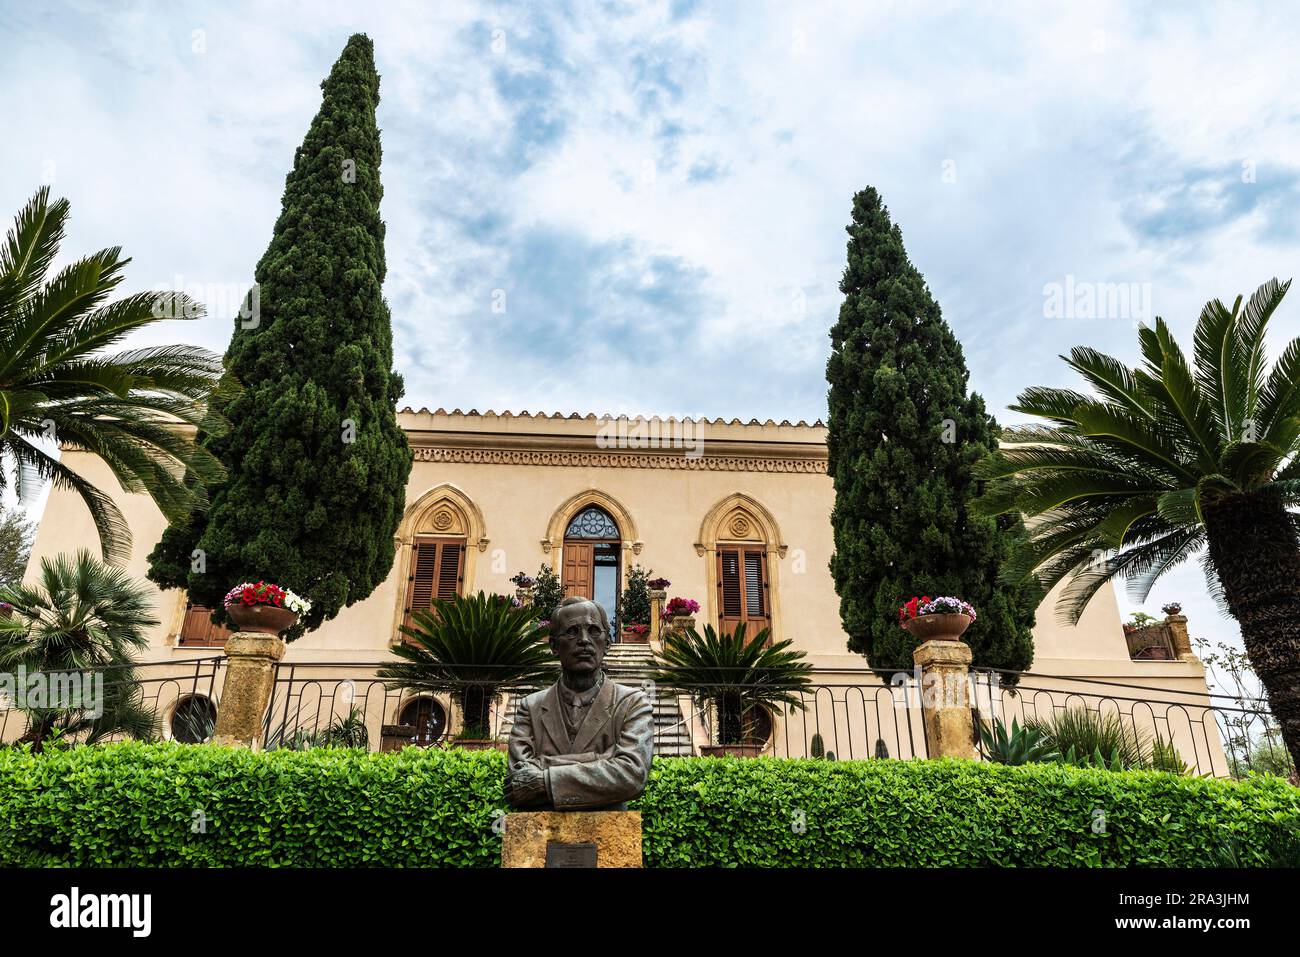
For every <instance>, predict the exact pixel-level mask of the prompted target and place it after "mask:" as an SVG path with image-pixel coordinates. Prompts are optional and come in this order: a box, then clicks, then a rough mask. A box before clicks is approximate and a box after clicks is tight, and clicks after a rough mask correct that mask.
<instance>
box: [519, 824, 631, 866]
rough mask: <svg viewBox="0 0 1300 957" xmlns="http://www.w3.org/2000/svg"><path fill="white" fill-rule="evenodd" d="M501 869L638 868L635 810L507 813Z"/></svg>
mask: <svg viewBox="0 0 1300 957" xmlns="http://www.w3.org/2000/svg"><path fill="white" fill-rule="evenodd" d="M501 866H502V867H640V866H641V812H640V811H523V812H520V813H517V814H507V815H506V817H505V831H504V832H503V833H502V836H501Z"/></svg>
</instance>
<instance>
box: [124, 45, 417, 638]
mask: <svg viewBox="0 0 1300 957" xmlns="http://www.w3.org/2000/svg"><path fill="white" fill-rule="evenodd" d="M321 89H322V90H323V91H324V95H323V97H322V101H321V107H320V110H319V112H317V114H316V117H315V119H314V120H312V124H311V128H310V129H309V130H308V131H307V137H306V139H304V140H303V143H302V146H300V147H299V148H298V151H297V153H296V155H295V156H294V164H293V170H292V171H291V172H290V173H289V175H288V177H287V179H286V181H285V189H284V200H283V206H282V209H281V212H280V217H279V219H278V220H277V221H276V224H275V230H274V233H273V235H272V237H271V244H270V246H268V247H267V250H266V253H265V254H264V255H263V256H262V259H261V261H260V262H259V263H258V264H257V270H256V273H255V279H256V281H257V286H256V291H257V297H256V299H252V298H250V300H249V301H248V303H246V305H248V306H252V304H253V303H256V305H257V308H256V309H249V310H248V312H250V313H251V315H241V316H239V317H237V318H236V319H235V322H234V326H235V329H234V334H233V336H232V338H231V340H230V347H229V348H228V349H227V350H226V367H227V369H228V370H229V371H230V372H231V373H232V374H233V375H234V377H235V378H236V379H237V380H238V381H239V382H240V383H241V384H242V386H243V389H242V391H241V392H240V393H238V394H237V395H235V396H234V397H232V398H228V399H226V400H225V401H224V402H223V403H222V411H223V412H224V413H225V415H226V417H227V418H228V419H229V421H230V430H229V432H228V433H227V434H224V435H222V436H219V437H217V436H209V437H206V438H205V439H204V441H205V442H207V444H208V446H209V448H211V450H212V451H213V453H214V454H215V455H216V456H217V458H219V459H220V460H221V461H222V462H223V463H225V465H226V467H227V469H228V470H229V475H228V478H227V480H226V481H225V482H224V484H221V485H218V486H216V487H215V488H212V489H210V490H209V495H210V498H211V503H210V506H209V508H208V510H207V511H206V512H205V513H203V514H200V515H196V516H194V517H193V519H192V520H191V522H190V524H188V525H186V526H179V525H177V526H173V527H171V528H169V529H167V531H166V532H165V534H164V535H163V538H162V540H161V542H159V544H158V546H157V547H156V548H155V549H154V551H153V553H152V554H151V555H150V556H149V561H150V571H149V575H150V577H151V578H152V579H153V580H154V581H156V582H158V583H159V584H161V585H163V586H165V587H185V588H188V589H189V592H190V597H191V599H192V600H193V601H195V602H196V603H198V604H202V605H207V606H209V607H212V608H220V607H221V599H222V597H223V596H224V594H225V592H226V591H227V590H228V589H229V588H230V587H231V586H232V585H234V584H236V583H238V582H241V581H245V580H249V581H257V580H258V579H265V580H267V581H275V582H278V583H280V584H283V585H285V586H287V587H289V588H291V589H293V590H294V591H296V592H298V593H299V594H301V595H303V596H304V597H306V598H307V599H309V600H310V601H311V603H312V608H311V611H310V612H309V613H308V614H307V615H306V616H305V617H304V619H303V621H302V622H300V623H299V626H298V628H297V629H295V631H294V632H291V633H290V634H289V635H287V637H289V638H294V637H297V636H298V635H300V634H301V633H302V632H303V631H304V630H310V629H312V628H316V627H318V626H319V625H320V624H321V622H322V621H325V620H326V619H329V618H333V617H334V616H335V615H336V614H338V612H339V610H340V609H342V608H343V607H344V606H345V605H351V604H352V603H353V602H356V601H359V600H361V599H363V598H365V597H366V596H367V595H369V594H370V593H371V592H372V591H373V590H374V589H375V587H376V586H377V585H378V584H379V583H380V582H382V581H383V580H384V578H385V577H386V576H387V575H388V572H389V570H390V569H391V567H392V564H393V556H394V543H393V535H394V533H395V532H396V530H397V525H398V522H399V520H400V519H401V515H402V510H403V508H404V506H405V498H406V480H407V476H408V475H409V474H410V470H411V450H410V447H409V446H408V444H407V441H406V436H405V434H404V433H403V432H402V430H401V429H400V428H399V427H398V425H397V417H396V405H397V401H398V399H400V398H401V395H402V391H403V385H402V379H401V376H399V375H397V374H396V373H395V372H394V371H393V368H392V367H393V345H392V325H391V321H390V317H389V312H388V304H387V303H386V302H385V301H384V298H383V282H384V273H385V268H386V267H385V263H384V223H383V220H382V219H380V216H379V202H380V199H381V197H382V196H383V188H382V187H381V186H380V182H379V162H380V145H379V127H378V126H377V125H376V122H375V107H376V105H377V104H378V102H379V74H378V73H377V72H376V71H375V63H374V48H373V46H372V44H371V41H370V39H369V38H368V37H366V36H364V35H362V34H357V35H355V36H353V37H352V38H351V39H350V40H348V43H347V46H346V47H344V49H343V54H342V55H341V56H340V57H339V59H338V61H337V62H336V63H335V64H334V68H333V69H332V70H331V71H330V75H329V77H328V78H327V79H326V80H325V82H324V83H322V84H321Z"/></svg>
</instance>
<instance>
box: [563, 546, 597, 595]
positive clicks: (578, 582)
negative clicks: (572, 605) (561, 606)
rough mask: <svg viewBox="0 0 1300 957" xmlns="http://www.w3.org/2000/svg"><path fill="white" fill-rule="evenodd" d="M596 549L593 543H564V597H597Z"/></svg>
mask: <svg viewBox="0 0 1300 957" xmlns="http://www.w3.org/2000/svg"><path fill="white" fill-rule="evenodd" d="M594 552H595V548H594V546H593V544H592V543H591V542H565V543H564V578H563V584H564V597H565V598H569V597H571V596H573V595H576V596H577V597H579V598H592V597H594V596H595V585H596V564H595V561H594V557H595V556H594Z"/></svg>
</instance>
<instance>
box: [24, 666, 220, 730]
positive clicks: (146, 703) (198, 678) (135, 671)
mask: <svg viewBox="0 0 1300 957" xmlns="http://www.w3.org/2000/svg"><path fill="white" fill-rule="evenodd" d="M225 668H226V659H225V657H224V656H221V655H217V656H212V657H206V658H189V659H181V660H177V661H165V662H142V663H136V664H132V665H111V666H105V667H101V668H85V669H80V670H78V671H74V672H53V673H49V674H46V673H36V672H33V673H27V674H25V675H24V676H23V684H24V685H26V687H25V688H22V689H18V688H15V689H14V690H15V692H16V695H15V698H14V699H9V700H3V701H0V742H4V743H11V742H14V741H17V740H20V739H22V738H23V736H24V735H25V734H27V732H28V731H29V730H31V721H30V717H29V716H30V715H31V714H32V713H44V712H45V711H46V709H44V708H39V707H38V708H32V707H25V706H24V705H27V704H30V703H31V702H29V701H28V700H27V699H28V697H30V692H31V690H32V689H33V688H35V687H37V686H38V684H39V683H40V682H42V681H43V680H45V679H54V680H51V681H50V682H49V683H50V684H57V683H61V684H65V685H66V684H67V681H66V679H67V678H69V677H73V676H75V677H76V679H77V683H78V685H80V686H81V687H84V688H86V689H93V692H92V694H91V697H94V696H98V697H101V699H102V700H104V701H107V702H111V701H113V700H115V699H116V698H117V697H118V696H117V695H115V693H114V692H116V691H118V690H120V689H121V688H122V687H124V686H129V687H131V688H133V689H135V690H136V691H137V692H138V695H136V696H134V698H133V701H132V704H134V705H135V706H138V707H140V708H142V709H143V710H145V711H148V712H152V713H153V714H154V716H155V717H156V719H157V723H156V727H155V731H154V735H153V736H155V737H170V736H172V735H171V734H170V730H169V728H168V727H167V725H168V723H169V721H170V719H171V718H172V717H173V716H174V715H175V713H176V708H177V705H178V704H180V703H181V702H183V701H185V700H186V699H189V698H195V699H201V700H206V701H215V700H216V698H217V696H218V695H219V693H220V689H221V682H222V680H223V679H224V677H225ZM80 697H81V700H79V701H78V702H77V704H78V705H79V707H77V708H76V709H75V711H76V713H77V714H78V716H80V717H83V718H86V719H87V720H93V718H92V717H90V716H91V714H92V713H93V711H94V710H96V707H95V703H94V701H93V700H90V698H89V697H86V696H84V695H82V696H80ZM44 703H45V702H41V704H44ZM82 705H88V706H89V707H82ZM58 723H59V724H62V722H58ZM87 733H88V732H86V731H82V732H80V733H79V734H78V735H74V736H73V741H74V742H75V741H76V740H79V739H84V738H85V737H86V735H87ZM120 737H121V735H119V734H108V735H105V736H103V737H102V738H101V740H116V739H118V738H120Z"/></svg>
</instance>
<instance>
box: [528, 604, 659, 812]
mask: <svg viewBox="0 0 1300 957" xmlns="http://www.w3.org/2000/svg"><path fill="white" fill-rule="evenodd" d="M551 650H552V651H554V652H555V654H556V655H557V656H558V657H559V659H560V669H561V676H560V680H559V681H558V682H556V683H555V684H554V685H552V686H551V687H549V688H547V689H546V690H545V691H538V692H536V693H534V694H531V695H529V696H528V697H526V698H525V699H524V700H523V702H522V703H521V704H520V706H519V711H518V713H517V715H516V717H515V724H514V727H513V728H512V729H511V730H510V751H509V770H508V771H507V772H506V784H505V793H506V802H507V803H508V804H510V806H511V807H514V808H516V809H518V810H521V811H548V810H556V811H621V810H625V809H626V807H627V802H628V801H630V800H633V799H634V798H638V797H640V796H641V793H642V792H643V791H644V790H645V784H646V779H647V778H648V777H649V775H650V757H651V754H652V752H653V750H654V710H653V708H652V707H651V704H650V699H649V698H647V697H646V696H645V694H644V693H643V692H641V691H640V690H638V689H636V688H628V687H625V686H623V685H620V684H616V683H615V682H614V681H613V679H611V678H610V677H608V676H607V675H606V674H605V672H604V670H603V669H602V667H601V666H602V664H603V662H604V660H605V653H606V652H607V651H608V650H609V617H608V616H607V615H606V614H605V609H604V608H602V607H601V606H600V605H599V604H597V603H596V602H594V601H591V600H590V599H586V598H566V599H565V600H564V601H562V602H560V605H559V607H558V608H556V609H555V612H554V613H553V614H552V615H551Z"/></svg>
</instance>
